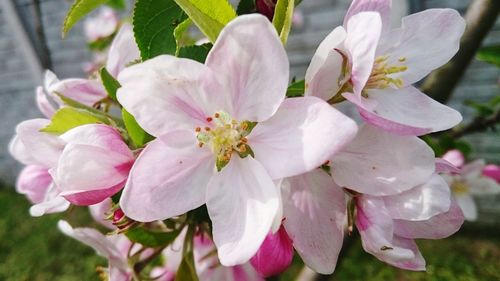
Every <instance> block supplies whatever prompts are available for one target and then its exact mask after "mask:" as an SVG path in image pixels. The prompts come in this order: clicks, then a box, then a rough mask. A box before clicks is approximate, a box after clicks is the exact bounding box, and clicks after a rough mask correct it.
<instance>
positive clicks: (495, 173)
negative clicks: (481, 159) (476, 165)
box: [483, 164, 500, 183]
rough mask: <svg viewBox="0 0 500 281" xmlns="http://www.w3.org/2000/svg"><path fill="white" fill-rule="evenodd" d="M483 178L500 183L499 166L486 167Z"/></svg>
mask: <svg viewBox="0 0 500 281" xmlns="http://www.w3.org/2000/svg"><path fill="white" fill-rule="evenodd" d="M483 176H485V177H489V178H492V179H494V180H495V181H496V182H497V183H500V166H497V165H493V164H490V165H486V167H484V169H483Z"/></svg>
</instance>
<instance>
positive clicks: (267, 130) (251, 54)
mask: <svg viewBox="0 0 500 281" xmlns="http://www.w3.org/2000/svg"><path fill="white" fill-rule="evenodd" d="M257 31H258V32H257ZM288 71H289V64H288V59H287V56H286V53H285V50H284V48H283V46H282V45H281V42H280V40H279V38H278V35H277V34H276V31H275V29H274V27H273V26H272V25H271V23H270V22H269V21H268V20H267V19H266V18H265V17H263V16H261V15H257V14H254V15H246V16H241V17H238V18H237V19H235V20H234V21H232V22H231V23H229V24H228V25H227V26H226V27H225V28H224V29H223V31H222V32H221V33H220V35H219V38H218V40H217V42H216V43H215V44H214V47H213V48H212V50H211V51H210V53H209V55H208V57H207V60H206V63H205V64H204V65H203V64H200V63H198V62H195V61H192V60H187V59H181V58H176V57H173V56H159V57H156V58H154V59H151V60H148V61H146V62H144V63H141V64H137V65H133V66H131V67H128V68H126V69H125V70H124V71H123V72H122V73H121V74H120V75H119V77H118V78H119V81H120V83H121V85H122V87H121V88H120V89H119V90H118V93H117V97H118V100H119V101H120V103H121V104H122V105H123V106H124V108H126V109H127V111H129V112H130V113H131V114H132V115H133V116H134V117H135V118H136V120H137V121H138V123H139V124H140V125H141V127H143V128H144V129H145V130H146V131H147V132H148V133H150V134H152V135H153V136H155V137H157V139H156V140H154V141H152V142H150V143H149V144H148V145H147V147H146V148H145V149H144V151H143V152H142V153H141V155H140V156H139V158H138V159H137V162H136V163H135V165H134V167H133V168H132V171H131V175H130V178H129V180H128V182H127V185H126V187H125V190H124V192H123V194H122V197H121V202H120V206H121V207H122V209H123V211H124V212H125V214H126V215H127V216H129V217H130V218H132V219H134V220H138V221H153V220H158V219H165V218H170V217H173V216H178V215H181V214H183V213H185V212H187V211H189V210H192V209H194V208H197V207H199V206H201V205H203V204H206V205H207V208H208V212H209V215H210V218H211V220H212V222H213V235H214V242H215V245H216V246H217V249H218V254H219V258H220V261H221V263H222V264H223V265H227V266H231V265H236V264H241V263H244V262H246V261H248V260H249V259H250V258H251V257H252V256H253V255H254V254H255V253H256V252H257V250H258V248H259V247H260V245H261V244H262V242H263V241H264V239H265V237H266V235H267V234H268V232H269V230H270V227H271V224H272V223H273V219H274V217H275V214H276V212H277V211H278V208H279V204H280V198H279V194H278V193H277V189H276V187H275V184H274V183H273V180H277V179H280V178H284V177H288V176H294V175H298V174H301V173H304V172H307V171H309V170H312V169H315V168H316V167H318V166H320V165H321V164H322V163H324V162H325V161H326V160H327V159H328V157H329V156H330V155H331V154H332V153H334V152H336V151H338V150H339V149H340V148H341V147H342V146H343V145H344V144H346V143H347V142H349V141H350V139H351V138H352V137H353V136H354V134H355V133H356V130H357V127H356V125H355V123H354V122H353V121H352V120H350V119H349V118H347V117H345V116H344V115H343V114H341V113H340V112H338V111H337V110H335V109H333V108H332V107H330V106H329V105H328V104H327V103H325V102H324V101H322V100H320V99H318V98H315V97H305V98H293V99H286V100H285V92H286V89H287V84H288V79H289V77H288ZM254 126H255V127H254Z"/></svg>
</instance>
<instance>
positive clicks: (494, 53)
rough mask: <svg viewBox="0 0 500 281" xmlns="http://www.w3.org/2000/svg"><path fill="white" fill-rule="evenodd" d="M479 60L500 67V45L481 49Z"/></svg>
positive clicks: (478, 54) (478, 53) (478, 55)
mask: <svg viewBox="0 0 500 281" xmlns="http://www.w3.org/2000/svg"><path fill="white" fill-rule="evenodd" d="M476 57H477V59H478V60H481V61H484V62H487V63H491V64H494V65H496V66H499V67H500V45H495V46H488V47H483V48H481V49H479V51H478V52H477V56H476Z"/></svg>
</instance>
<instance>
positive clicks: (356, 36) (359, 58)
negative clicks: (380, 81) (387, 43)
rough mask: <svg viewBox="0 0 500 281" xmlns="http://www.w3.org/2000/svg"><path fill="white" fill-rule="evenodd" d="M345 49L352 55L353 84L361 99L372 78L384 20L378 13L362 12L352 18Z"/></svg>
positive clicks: (348, 25)
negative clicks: (367, 83)
mask: <svg viewBox="0 0 500 281" xmlns="http://www.w3.org/2000/svg"><path fill="white" fill-rule="evenodd" d="M346 30H347V38H346V39H345V42H344V44H345V48H346V49H347V51H348V53H349V54H350V60H351V82H352V85H353V89H354V94H355V95H356V97H357V98H358V99H361V91H362V90H363V88H364V87H365V85H366V82H367V81H368V78H369V77H370V75H371V73H372V69H373V65H374V62H375V51H376V50H377V45H378V41H379V39H380V33H381V32H382V20H381V18H380V14H378V13H376V12H361V13H357V14H355V15H353V16H352V17H350V19H349V21H348V22H347V26H346Z"/></svg>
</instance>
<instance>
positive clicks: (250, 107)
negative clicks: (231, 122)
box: [206, 14, 289, 122]
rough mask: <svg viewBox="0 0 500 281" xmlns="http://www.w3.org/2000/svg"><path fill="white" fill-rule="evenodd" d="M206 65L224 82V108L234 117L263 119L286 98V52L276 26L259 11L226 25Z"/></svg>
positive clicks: (271, 113)
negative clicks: (225, 100)
mask: <svg viewBox="0 0 500 281" xmlns="http://www.w3.org/2000/svg"><path fill="white" fill-rule="evenodd" d="M206 65H207V66H208V67H210V68H211V69H212V70H213V71H214V72H215V73H216V74H217V77H218V78H219V81H220V83H221V84H222V85H224V90H223V94H224V95H225V96H226V97H225V98H226V99H227V101H228V102H229V103H230V105H229V106H230V108H227V111H228V113H229V114H231V116H233V117H234V118H236V119H237V120H249V121H256V122H260V121H264V120H266V119H267V118H269V117H271V116H272V115H273V114H274V113H275V112H276V110H277V109H278V107H279V105H280V104H281V102H282V101H283V99H284V98H285V93H286V89H287V87H288V79H289V63H288V56H287V54H286V52H285V49H284V47H283V44H282V43H281V41H280V39H279V37H278V34H277V33H276V29H275V28H274V26H273V25H272V24H271V23H270V22H269V20H268V19H267V18H266V17H264V16H262V15H258V14H253V15H244V16H240V17H237V18H236V19H234V20H233V21H231V22H230V23H229V24H228V25H226V26H225V27H224V29H223V30H222V32H221V33H220V34H219V37H218V39H217V41H216V42H215V44H214V46H213V48H212V50H211V51H210V53H209V54H208V57H207V60H206Z"/></svg>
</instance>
